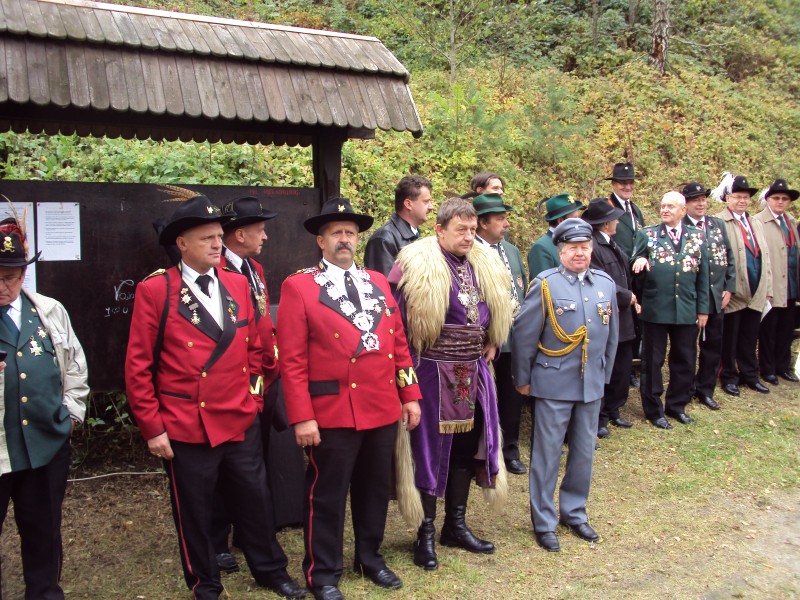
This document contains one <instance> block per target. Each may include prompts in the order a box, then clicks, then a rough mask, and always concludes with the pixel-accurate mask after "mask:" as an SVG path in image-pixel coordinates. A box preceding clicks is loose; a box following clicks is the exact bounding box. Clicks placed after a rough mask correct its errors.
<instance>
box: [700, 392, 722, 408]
mask: <svg viewBox="0 0 800 600" xmlns="http://www.w3.org/2000/svg"><path fill="white" fill-rule="evenodd" d="M695 398H697V400H698V402H700V404H702V405H703V406H707V407H708V408H710V409H711V410H719V403H718V402H717V401H716V400H714V399H713V398H712V397H711V396H706V395H705V394H695Z"/></svg>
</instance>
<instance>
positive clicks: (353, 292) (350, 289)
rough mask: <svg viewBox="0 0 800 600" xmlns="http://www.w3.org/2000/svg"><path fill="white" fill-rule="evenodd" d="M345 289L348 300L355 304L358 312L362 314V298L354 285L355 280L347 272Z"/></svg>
mask: <svg viewBox="0 0 800 600" xmlns="http://www.w3.org/2000/svg"><path fill="white" fill-rule="evenodd" d="M344 289H345V291H347V299H348V300H350V302H352V303H353V306H355V307H356V310H357V311H358V312H361V297H360V296H359V295H358V290H357V289H356V286H355V284H354V283H353V278H352V277H350V273H347V272H345V274H344Z"/></svg>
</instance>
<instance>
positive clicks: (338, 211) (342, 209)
mask: <svg viewBox="0 0 800 600" xmlns="http://www.w3.org/2000/svg"><path fill="white" fill-rule="evenodd" d="M374 220H375V219H373V218H372V217H371V216H370V215H360V214H358V213H356V211H354V210H353V207H352V206H350V200H348V199H347V198H331V199H330V200H328V201H327V202H325V204H323V205H322V210H321V211H320V213H319V214H318V215H317V216H315V217H309V218H308V219H306V220H305V221H304V222H303V227H305V228H306V231H308V232H309V233H313V234H314V235H319V230H320V228H321V227H322V226H323V225H325V224H326V223H330V222H331V221H352V222H353V223H355V224H356V226H357V227H358V230H359V231H366V230H367V229H369V228H370V227H372V223H373V222H374Z"/></svg>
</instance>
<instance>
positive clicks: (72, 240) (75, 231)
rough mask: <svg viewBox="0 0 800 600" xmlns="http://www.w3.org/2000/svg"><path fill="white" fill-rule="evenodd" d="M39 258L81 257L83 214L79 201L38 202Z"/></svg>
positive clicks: (64, 258) (67, 258)
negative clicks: (40, 254) (40, 253)
mask: <svg viewBox="0 0 800 600" xmlns="http://www.w3.org/2000/svg"><path fill="white" fill-rule="evenodd" d="M36 225H37V227H36V232H37V235H38V237H39V250H41V251H42V257H41V258H40V259H39V260H80V259H81V215H80V204H78V203H77V202H37V203H36Z"/></svg>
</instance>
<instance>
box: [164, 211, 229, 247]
mask: <svg viewBox="0 0 800 600" xmlns="http://www.w3.org/2000/svg"><path fill="white" fill-rule="evenodd" d="M230 219H231V215H230V214H224V213H223V214H222V215H217V216H211V215H209V216H208V217H185V218H183V219H178V220H177V221H173V222H172V223H168V224H167V225H166V226H165V227H164V229H162V230H161V233H160V234H159V236H158V243H159V244H161V245H162V246H172V245H173V244H174V243H175V240H176V239H177V238H178V236H179V235H181V234H182V233H184V232H185V231H189V230H190V229H193V228H195V227H199V226H200V225H208V224H209V223H220V224H222V223H227V222H228V221H230Z"/></svg>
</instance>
